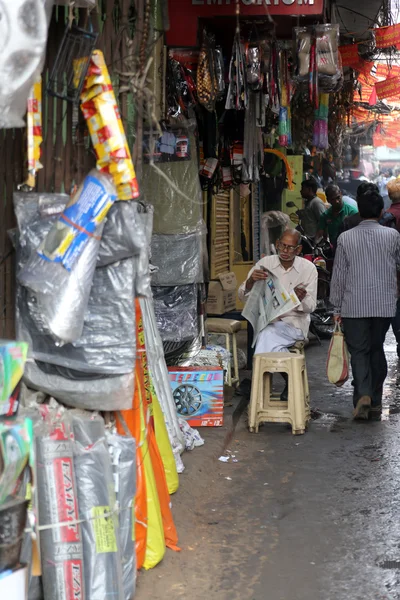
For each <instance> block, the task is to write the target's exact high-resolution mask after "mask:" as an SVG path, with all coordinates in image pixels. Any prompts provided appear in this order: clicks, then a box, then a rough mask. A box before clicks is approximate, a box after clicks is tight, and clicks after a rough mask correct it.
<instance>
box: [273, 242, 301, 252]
mask: <svg viewBox="0 0 400 600" xmlns="http://www.w3.org/2000/svg"><path fill="white" fill-rule="evenodd" d="M278 246H279V248H281V250H287V251H288V252H294V251H295V250H297V248H298V247H299V244H298V245H297V246H288V244H282V242H278Z"/></svg>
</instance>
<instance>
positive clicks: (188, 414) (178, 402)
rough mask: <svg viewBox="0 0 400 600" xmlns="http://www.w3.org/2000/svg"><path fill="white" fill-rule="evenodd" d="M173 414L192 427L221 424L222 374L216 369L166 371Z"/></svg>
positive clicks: (177, 368)
mask: <svg viewBox="0 0 400 600" xmlns="http://www.w3.org/2000/svg"><path fill="white" fill-rule="evenodd" d="M168 371H169V378H170V382H171V389H172V395H173V397H174V402H175V407H176V412H177V413H178V416H179V417H183V418H184V419H185V420H186V421H187V422H188V423H189V425H192V426H194V427H220V426H221V425H223V421H224V372H223V369H221V368H220V367H168Z"/></svg>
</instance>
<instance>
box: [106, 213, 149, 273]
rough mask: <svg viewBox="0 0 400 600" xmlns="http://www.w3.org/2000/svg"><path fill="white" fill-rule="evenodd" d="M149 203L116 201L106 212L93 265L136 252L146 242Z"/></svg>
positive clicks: (144, 245)
mask: <svg viewBox="0 0 400 600" xmlns="http://www.w3.org/2000/svg"><path fill="white" fill-rule="evenodd" d="M152 228H153V207H152V206H151V205H148V204H147V205H144V204H142V203H140V202H116V203H115V204H114V205H113V206H112V207H111V209H110V212H109V213H108V215H107V221H106V224H105V226H104V231H103V237H102V240H101V244H100V250H99V256H98V259H97V265H98V266H101V267H104V266H105V265H109V264H111V263H114V262H116V261H118V260H123V259H124V258H129V257H131V256H136V255H139V254H140V251H141V250H143V249H146V248H148V247H149V245H150V239H151V232H152Z"/></svg>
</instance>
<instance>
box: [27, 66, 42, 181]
mask: <svg viewBox="0 0 400 600" xmlns="http://www.w3.org/2000/svg"><path fill="white" fill-rule="evenodd" d="M26 131H27V142H28V179H27V180H26V185H28V186H29V187H31V188H33V187H35V184H36V173H37V172H38V171H39V169H42V168H43V165H42V164H41V163H40V144H41V143H42V141H43V136H42V78H41V77H40V75H39V76H38V78H37V79H36V81H35V83H34V85H33V87H32V90H31V92H30V94H29V96H28V110H27V115H26Z"/></svg>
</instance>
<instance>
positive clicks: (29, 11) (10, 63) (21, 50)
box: [0, 0, 53, 129]
mask: <svg viewBox="0 0 400 600" xmlns="http://www.w3.org/2000/svg"><path fill="white" fill-rule="evenodd" d="M52 4H53V2H52V1H51V0H50V1H49V0H46V1H45V2H44V1H43V0H32V2H31V3H30V4H29V6H27V5H26V3H25V0H14V1H13V2H6V3H2V7H1V12H2V15H1V20H2V43H1V52H0V72H1V73H2V77H1V81H0V129H3V128H12V127H25V121H24V116H25V114H26V108H27V100H28V96H29V94H30V91H31V89H32V86H33V84H34V82H35V79H36V77H37V76H38V75H39V74H40V72H41V70H42V63H43V61H44V58H45V53H46V43H47V31H48V25H49V22H50V15H51V9H52ZM32 16H34V18H33V17H32Z"/></svg>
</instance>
